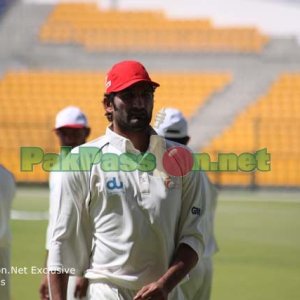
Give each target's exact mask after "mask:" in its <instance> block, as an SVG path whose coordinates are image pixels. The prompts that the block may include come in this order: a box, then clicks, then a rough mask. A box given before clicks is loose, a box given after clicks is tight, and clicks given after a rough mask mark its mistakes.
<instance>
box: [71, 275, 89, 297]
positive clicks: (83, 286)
mask: <svg viewBox="0 0 300 300" xmlns="http://www.w3.org/2000/svg"><path fill="white" fill-rule="evenodd" d="M88 286H89V281H88V279H86V278H84V277H77V278H76V286H75V291H74V297H75V298H78V299H81V298H84V297H85V296H86V292H87V288H88Z"/></svg>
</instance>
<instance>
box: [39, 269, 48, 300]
mask: <svg viewBox="0 0 300 300" xmlns="http://www.w3.org/2000/svg"><path fill="white" fill-rule="evenodd" d="M39 292H40V299H41V300H49V299H50V296H49V285H48V278H47V275H44V276H43V278H42V281H41V284H40V289H39Z"/></svg>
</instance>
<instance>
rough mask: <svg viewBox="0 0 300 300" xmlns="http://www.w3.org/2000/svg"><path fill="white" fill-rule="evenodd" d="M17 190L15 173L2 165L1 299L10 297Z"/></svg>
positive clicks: (0, 210)
mask: <svg viewBox="0 0 300 300" xmlns="http://www.w3.org/2000/svg"><path fill="white" fill-rule="evenodd" d="M15 192H16V186H15V180H14V177H13V175H12V174H11V173H10V172H9V171H8V170H6V169H5V168H4V167H3V166H2V165H0V299H3V300H4V299H7V300H9V299H10V279H9V277H10V276H9V272H10V227H9V222H10V208H11V202H12V200H13V197H14V195H15Z"/></svg>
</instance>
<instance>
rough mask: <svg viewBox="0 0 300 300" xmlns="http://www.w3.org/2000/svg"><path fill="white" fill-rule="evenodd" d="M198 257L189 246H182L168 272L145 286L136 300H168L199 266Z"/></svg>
mask: <svg viewBox="0 0 300 300" xmlns="http://www.w3.org/2000/svg"><path fill="white" fill-rule="evenodd" d="M197 261H198V255H197V253H196V252H195V251H194V250H193V249H192V248H191V247H190V246H188V245H186V244H180V245H179V247H178V250H177V251H176V253H175V256H174V259H173V261H172V263H171V265H170V267H169V269H168V270H167V272H166V273H165V274H164V275H163V276H162V277H161V278H159V279H158V280H157V281H155V282H152V283H150V284H148V285H146V286H144V287H143V288H142V289H141V290H139V291H138V293H137V294H136V296H135V297H134V300H143V299H150V298H151V300H166V299H168V294H169V293H170V292H171V291H172V290H173V288H174V287H175V286H176V285H177V284H178V283H179V282H180V281H181V280H182V279H183V278H184V277H185V276H186V275H187V274H188V273H189V272H190V270H191V269H192V268H193V267H194V266H195V265H196V264H197Z"/></svg>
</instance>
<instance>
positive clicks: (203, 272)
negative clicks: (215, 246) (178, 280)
mask: <svg viewBox="0 0 300 300" xmlns="http://www.w3.org/2000/svg"><path fill="white" fill-rule="evenodd" d="M189 275H190V278H189V280H187V281H186V282H185V283H183V284H182V285H181V286H180V288H181V289H182V292H183V294H184V297H185V298H184V299H185V300H209V299H210V294H211V286H212V276H213V264H212V258H211V257H202V259H201V261H200V262H199V263H198V264H197V265H196V266H195V268H194V269H193V270H192V271H191V272H190V274H189Z"/></svg>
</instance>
